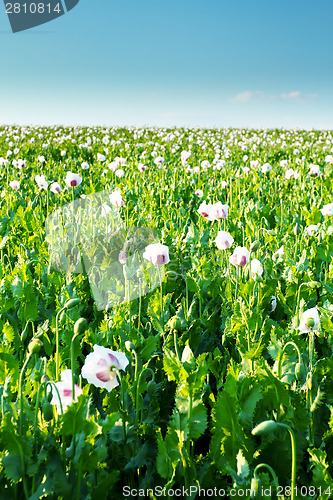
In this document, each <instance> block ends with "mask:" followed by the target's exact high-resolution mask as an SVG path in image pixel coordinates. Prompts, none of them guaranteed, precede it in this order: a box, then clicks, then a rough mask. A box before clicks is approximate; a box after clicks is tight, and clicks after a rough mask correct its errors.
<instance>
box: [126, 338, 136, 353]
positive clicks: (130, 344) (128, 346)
mask: <svg viewBox="0 0 333 500" xmlns="http://www.w3.org/2000/svg"><path fill="white" fill-rule="evenodd" d="M125 348H126V349H127V350H128V351H134V350H135V346H134V344H133V342H131V341H130V340H126V342H125Z"/></svg>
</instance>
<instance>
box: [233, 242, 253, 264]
mask: <svg viewBox="0 0 333 500" xmlns="http://www.w3.org/2000/svg"><path fill="white" fill-rule="evenodd" d="M249 258H250V252H249V251H248V249H247V248H246V247H236V248H235V250H234V253H233V254H232V255H231V256H230V257H229V261H230V262H231V264H233V265H234V266H239V267H244V266H245V265H246V264H247V263H248V262H249Z"/></svg>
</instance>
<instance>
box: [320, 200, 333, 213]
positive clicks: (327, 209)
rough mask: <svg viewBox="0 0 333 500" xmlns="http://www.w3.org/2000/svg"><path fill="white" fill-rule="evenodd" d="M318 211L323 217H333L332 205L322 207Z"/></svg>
mask: <svg viewBox="0 0 333 500" xmlns="http://www.w3.org/2000/svg"><path fill="white" fill-rule="evenodd" d="M320 211H321V213H322V214H323V215H333V203H329V204H328V205H324V206H323V208H322V209H321V210H320Z"/></svg>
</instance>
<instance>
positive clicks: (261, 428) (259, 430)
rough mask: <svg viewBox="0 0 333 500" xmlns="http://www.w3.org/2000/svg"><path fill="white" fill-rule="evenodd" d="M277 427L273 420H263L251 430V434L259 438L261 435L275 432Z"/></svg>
mask: <svg viewBox="0 0 333 500" xmlns="http://www.w3.org/2000/svg"><path fill="white" fill-rule="evenodd" d="M277 425H278V424H277V423H276V422H275V421H274V420H265V421H264V422H261V424H259V425H257V427H255V428H254V429H253V430H252V434H253V435H254V436H256V435H259V436H260V435H261V434H268V433H269V432H273V431H275V429H276V427H277Z"/></svg>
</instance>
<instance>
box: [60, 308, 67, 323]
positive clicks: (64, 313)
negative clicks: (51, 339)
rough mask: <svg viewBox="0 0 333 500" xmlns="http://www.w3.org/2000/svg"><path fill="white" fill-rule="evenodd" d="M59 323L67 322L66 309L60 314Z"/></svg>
mask: <svg viewBox="0 0 333 500" xmlns="http://www.w3.org/2000/svg"><path fill="white" fill-rule="evenodd" d="M59 323H60V324H61V325H64V324H65V323H66V311H62V313H61V314H60V316H59Z"/></svg>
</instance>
